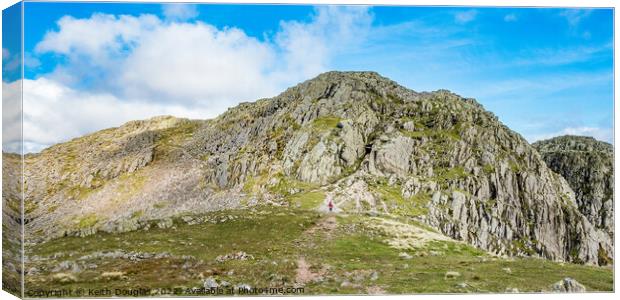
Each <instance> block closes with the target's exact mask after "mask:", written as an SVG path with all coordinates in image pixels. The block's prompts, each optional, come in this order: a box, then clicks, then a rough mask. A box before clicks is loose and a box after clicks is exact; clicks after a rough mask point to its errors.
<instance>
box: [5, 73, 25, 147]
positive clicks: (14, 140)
mask: <svg viewBox="0 0 620 300" xmlns="http://www.w3.org/2000/svg"><path fill="white" fill-rule="evenodd" d="M21 90H22V89H21V80H16V81H13V82H11V83H7V82H4V81H2V151H5V152H13V153H19V152H20V151H21V142H20V141H21V133H22V130H21Z"/></svg>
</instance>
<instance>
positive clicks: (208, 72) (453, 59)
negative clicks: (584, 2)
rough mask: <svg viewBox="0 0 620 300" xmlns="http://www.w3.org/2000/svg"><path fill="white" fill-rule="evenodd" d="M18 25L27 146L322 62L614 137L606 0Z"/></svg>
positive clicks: (60, 17) (138, 15) (115, 13)
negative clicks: (569, 5)
mask: <svg viewBox="0 0 620 300" xmlns="http://www.w3.org/2000/svg"><path fill="white" fill-rule="evenodd" d="M5 28H6V27H5ZM25 36H26V40H25V41H24V44H25V65H26V67H25V75H26V79H27V80H26V82H25V88H26V93H25V99H24V101H25V104H26V110H28V104H29V103H30V104H36V105H37V106H38V107H39V108H37V109H34V110H33V112H32V113H31V114H28V112H27V111H26V112H25V113H26V114H27V115H26V116H25V122H31V124H25V125H24V127H25V133H26V135H28V129H29V128H31V129H32V130H31V131H30V132H32V134H31V136H30V137H25V138H26V142H27V143H28V144H29V145H30V146H29V147H30V149H31V150H32V151H37V150H39V149H40V148H41V147H44V146H47V145H49V144H53V143H55V142H59V141H62V140H66V139H69V138H72V137H75V136H79V135H82V134H84V133H87V132H91V131H94V130H98V129H102V128H105V127H110V126H118V125H120V123H122V122H124V121H127V120H131V119H141V118H146V117H149V116H151V115H156V114H162V113H165V114H173V115H179V116H186V117H193V118H210V117H214V116H216V115H217V114H219V113H221V112H223V111H224V110H225V109H226V108H227V107H229V106H233V105H235V104H236V103H239V102H242V101H248V100H254V99H257V98H260V97H268V96H275V95H277V94H278V93H279V92H281V91H283V90H284V89H285V88H286V87H288V86H291V85H294V84H296V83H298V82H300V81H303V80H305V79H308V78H311V77H313V76H315V75H317V74H319V73H321V72H324V71H329V70H373V71H377V72H379V73H380V74H382V75H384V76H386V77H389V78H391V79H393V80H395V81H397V82H399V83H400V84H402V85H404V86H406V87H408V88H411V89H413V90H416V91H431V90H437V89H449V90H451V91H453V92H455V93H457V94H460V95H462V96H464V97H471V98H476V99H477V100H478V101H479V102H480V103H482V104H483V105H484V106H485V108H486V109H488V110H490V111H492V112H493V113H495V114H496V115H497V116H498V117H499V119H500V120H501V121H502V122H503V123H505V124H506V125H508V126H509V127H510V128H511V129H513V130H515V131H517V132H519V133H520V134H522V135H523V136H524V137H525V138H526V139H528V140H529V141H535V140H538V139H543V138H548V137H552V136H556V135H561V134H581V135H591V136H595V137H596V138H598V139H602V140H606V141H608V142H612V139H613V133H612V132H613V11H612V10H611V9H559V8H558V9H551V8H482V7H475V8H469V7H394V6H374V7H362V6H356V7H344V6H331V7H328V6H303V5H288V6H287V5H180V4H176V5H159V4H128V3H116V4H114V3H92V4H84V3H39V2H27V3H26V4H25ZM3 45H8V48H7V49H5V50H8V52H9V53H14V52H15V51H14V50H12V49H11V48H10V47H11V44H10V43H8V44H7V43H3ZM5 47H6V46H5ZM4 57H5V56H4V55H3V61H5V58H4ZM3 75H4V77H5V81H7V80H6V78H9V79H10V78H11V76H9V74H8V73H6V72H3ZM29 91H30V92H29ZM63 103H64V105H66V106H67V109H58V107H59V106H62V105H63ZM46 106H49V108H50V109H52V108H54V109H56V110H61V112H57V113H53V115H52V116H49V113H47V112H46V111H48V110H45V109H43V108H44V107H46ZM61 120H72V121H71V122H69V124H66V125H63V126H61V127H58V126H59V125H55V124H56V123H58V122H60V121H61ZM51 131H54V132H56V133H54V134H50V133H49V132H51Z"/></svg>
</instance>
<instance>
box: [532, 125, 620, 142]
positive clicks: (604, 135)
mask: <svg viewBox="0 0 620 300" xmlns="http://www.w3.org/2000/svg"><path fill="white" fill-rule="evenodd" d="M562 135H580V136H591V137H593V138H595V139H597V140H599V141H604V142H608V143H612V144H613V140H614V133H613V128H601V127H588V126H582V127H567V128H564V129H562V130H560V131H558V132H554V133H550V134H541V135H537V136H533V137H531V138H530V139H528V140H530V141H531V142H535V141H540V140H546V139H550V138H553V137H556V136H562Z"/></svg>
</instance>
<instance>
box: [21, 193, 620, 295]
mask: <svg viewBox="0 0 620 300" xmlns="http://www.w3.org/2000/svg"><path fill="white" fill-rule="evenodd" d="M294 197H299V199H300V201H301V199H304V200H303V201H302V202H304V203H305V202H307V203H308V204H310V203H314V202H315V201H318V200H319V199H321V194H320V193H319V192H308V193H300V194H298V195H295V196H294ZM312 205H314V204H312ZM310 206H311V205H309V206H302V208H301V209H296V208H285V207H258V208H255V209H252V210H230V211H220V212H214V213H210V214H206V215H205V216H206V217H208V219H209V220H223V218H224V217H228V216H235V217H236V218H233V219H228V218H227V219H228V220H226V221H224V222H215V223H211V222H205V223H201V224H197V225H187V224H185V223H183V222H181V221H180V220H175V224H174V226H173V227H172V228H167V229H160V228H157V227H153V228H151V229H150V230H148V231H143V230H140V231H134V232H126V233H118V234H110V233H97V234H95V235H91V236H87V237H83V238H79V237H64V238H59V239H55V240H51V241H49V242H46V243H42V244H38V245H34V246H28V247H27V248H26V254H27V255H28V256H34V255H36V256H38V257H40V258H41V259H40V260H29V261H28V262H27V265H26V268H27V269H28V268H30V267H33V266H34V267H37V268H39V269H40V270H41V273H40V274H38V275H29V276H27V277H26V280H27V282H26V287H27V288H28V289H31V290H34V289H51V288H65V289H76V288H87V289H88V288H91V289H96V288H109V289H115V288H136V287H146V288H174V287H198V286H201V284H202V278H205V277H208V276H214V277H215V278H217V279H218V280H226V281H228V282H230V283H232V284H238V283H246V284H249V285H250V286H253V287H277V286H286V287H289V286H293V284H294V283H295V275H296V269H297V259H299V258H300V257H304V258H305V259H306V261H307V262H308V263H309V264H310V270H311V271H312V272H320V270H327V271H325V274H323V277H324V279H323V280H322V281H320V282H309V283H307V284H306V286H305V293H306V294H359V293H367V290H366V288H367V287H374V288H380V289H382V290H384V291H385V292H387V293H394V294H403V293H450V292H455V293H462V292H504V291H505V289H506V288H518V289H519V290H520V291H521V292H538V291H541V290H548V289H549V286H550V285H551V284H553V283H554V282H557V281H559V280H561V279H562V278H564V277H571V278H575V279H576V280H577V281H579V282H580V283H582V284H584V285H585V286H586V287H587V288H588V290H601V291H610V290H612V289H613V273H612V269H611V268H602V267H591V266H583V265H575V264H559V263H555V262H551V261H547V260H543V259H534V258H516V259H501V258H495V257H492V256H490V255H488V254H486V253H485V252H483V251H481V250H478V249H476V248H473V247H471V246H468V245H465V244H463V243H458V242H450V241H435V242H430V243H428V244H426V245H423V246H419V247H417V248H415V249H408V250H399V249H394V248H392V247H390V246H389V245H388V244H386V242H385V239H386V238H388V236H387V235H389V234H391V233H389V232H383V233H377V232H375V231H371V230H369V227H367V226H365V225H364V224H366V222H367V221H368V219H367V217H365V216H362V215H350V216H347V215H340V216H337V218H336V220H337V222H338V226H337V227H336V228H335V229H333V230H331V231H329V230H326V229H324V228H321V229H319V230H311V229H313V228H316V226H317V224H320V223H321V222H322V221H320V220H321V219H324V218H325V216H324V215H321V214H319V213H316V212H313V211H310V210H306V209H305V208H307V207H310ZM86 220H89V221H86ZM92 220H93V218H92V217H91V216H89V217H86V219H85V220H84V222H86V223H89V222H92ZM119 249H122V250H124V251H126V252H129V251H136V252H150V253H162V252H169V253H171V254H172V255H173V256H172V257H167V258H160V259H144V260H139V261H131V260H127V259H122V258H117V259H112V258H97V259H90V260H87V261H85V263H88V264H95V265H96V267H95V268H93V269H88V268H84V269H82V270H80V271H79V272H77V273H75V274H74V276H75V277H76V279H77V282H69V283H58V282H55V281H53V280H52V276H53V275H54V274H55V273H57V272H52V271H50V270H52V269H53V268H54V267H56V266H57V265H58V264H59V263H60V262H62V261H65V260H70V261H75V260H77V258H79V257H81V256H83V255H87V254H92V253H94V252H98V251H114V250H119ZM237 251H244V252H246V253H248V254H250V255H252V256H254V259H250V260H232V261H226V262H217V261H215V258H216V257H217V256H219V255H225V254H229V253H234V252H237ZM400 252H407V253H408V254H410V255H411V256H412V258H411V259H409V260H406V259H403V258H401V257H400V256H399V253H400ZM183 256H185V257H183ZM505 268H510V270H511V272H510V273H508V272H506V271H505V270H504V269H505ZM447 271H456V272H459V273H460V274H461V276H460V277H459V278H457V279H449V280H446V279H445V278H444V275H445V273H446V272H447ZM62 272H70V271H62ZM104 272H122V273H124V274H125V275H124V276H126V277H127V278H126V279H122V280H120V279H116V280H115V279H110V280H102V279H100V276H101V274H102V273H104ZM372 272H377V273H378V278H377V279H376V280H371V278H370V276H369V274H371V273H372ZM356 274H362V275H360V276H358V275H356ZM364 274H365V275H364ZM345 280H346V281H348V282H351V283H352V285H349V286H346V285H345V286H343V285H342V282H343V281H345ZM461 282H465V283H466V284H467V288H459V287H458V286H457V284H458V283H461Z"/></svg>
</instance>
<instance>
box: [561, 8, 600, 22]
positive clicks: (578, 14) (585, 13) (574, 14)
mask: <svg viewBox="0 0 620 300" xmlns="http://www.w3.org/2000/svg"><path fill="white" fill-rule="evenodd" d="M590 14H592V10H591V9H566V10H563V11H562V12H560V16H562V17H564V18H566V21H568V24H570V25H571V26H577V25H579V23H581V21H582V20H583V19H585V18H587V17H589V16H590Z"/></svg>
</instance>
